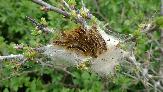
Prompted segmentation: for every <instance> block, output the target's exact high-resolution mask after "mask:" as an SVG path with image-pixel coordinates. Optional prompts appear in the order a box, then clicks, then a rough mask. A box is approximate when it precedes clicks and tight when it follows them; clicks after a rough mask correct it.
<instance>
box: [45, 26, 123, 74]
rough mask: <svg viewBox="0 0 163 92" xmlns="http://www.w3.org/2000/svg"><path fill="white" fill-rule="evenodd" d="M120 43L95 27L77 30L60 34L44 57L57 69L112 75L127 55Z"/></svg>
mask: <svg viewBox="0 0 163 92" xmlns="http://www.w3.org/2000/svg"><path fill="white" fill-rule="evenodd" d="M119 44H120V41H119V39H117V38H114V37H113V36H111V35H108V34H106V33H105V31H104V30H101V29H100V27H98V26H92V27H89V28H88V29H84V28H81V27H79V28H77V29H75V30H73V31H68V32H67V31H64V32H61V34H60V38H59V39H56V40H55V41H53V45H52V46H49V47H48V49H46V51H45V52H44V54H46V55H49V57H50V58H51V59H52V60H53V61H55V62H54V64H56V65H58V64H59V65H64V66H67V67H70V66H77V67H81V66H84V67H87V66H86V65H85V62H88V61H89V66H88V67H87V68H88V69H89V70H91V71H92V72H96V73H98V74H99V75H101V76H106V75H109V74H113V73H114V71H115V67H116V65H118V64H120V63H121V62H122V61H123V59H124V57H125V55H126V52H125V51H124V50H122V49H121V48H120V47H119Z"/></svg>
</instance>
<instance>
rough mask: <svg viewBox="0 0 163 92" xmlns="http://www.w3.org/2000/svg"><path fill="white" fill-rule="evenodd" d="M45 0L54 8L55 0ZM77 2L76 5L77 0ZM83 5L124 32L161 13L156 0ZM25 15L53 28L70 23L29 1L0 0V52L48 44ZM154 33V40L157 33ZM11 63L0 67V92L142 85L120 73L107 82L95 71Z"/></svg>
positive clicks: (132, 89)
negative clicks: (67, 72) (19, 65)
mask: <svg viewBox="0 0 163 92" xmlns="http://www.w3.org/2000/svg"><path fill="white" fill-rule="evenodd" d="M45 1H47V2H49V3H50V4H53V5H55V6H59V4H58V3H57V0H45ZM76 1H77V4H79V7H80V0H76ZM85 3H86V7H88V8H89V9H90V11H91V13H93V15H95V16H96V17H97V18H98V19H99V20H100V21H104V22H105V23H109V26H110V27H111V28H112V29H113V30H114V31H116V32H119V33H123V34H132V33H134V32H135V31H136V30H137V29H138V26H139V25H140V24H141V23H143V22H146V21H147V19H152V18H153V17H157V16H159V12H160V0H85ZM25 16H31V17H33V18H35V19H36V20H37V21H40V19H41V18H42V17H43V18H45V19H46V20H47V22H48V25H49V26H50V27H52V28H54V29H55V30H63V29H69V28H71V27H73V25H74V24H73V22H70V21H69V20H66V19H65V18H63V16H62V15H59V14H57V13H54V12H43V11H41V10H40V6H38V5H36V4H34V3H32V2H31V1H30V0H0V55H9V54H11V53H13V54H16V53H20V51H16V50H15V49H13V48H12V46H13V44H28V45H29V46H39V45H43V44H48V42H49V38H48V37H46V35H43V36H39V37H38V36H37V37H36V36H33V35H31V32H32V30H34V27H33V26H32V24H31V23H30V22H29V21H28V20H27V19H26V18H25ZM155 34H156V38H159V36H158V35H159V32H156V33H155ZM45 38H46V39H45ZM146 41H148V40H147V39H145V38H144V39H142V40H141V41H140V42H139V45H138V47H137V52H136V55H137V56H138V57H140V55H142V53H144V52H145V51H146V50H147V49H148V48H149V46H148V44H145V42H146ZM155 54H156V55H157V53H155ZM12 65H14V64H13V63H11V62H7V63H6V64H5V66H0V67H2V68H0V80H1V81H0V92H25V91H26V92H74V91H75V92H101V91H103V90H105V91H109V92H142V91H143V90H144V89H145V87H144V86H143V85H142V84H141V83H140V82H139V81H134V80H133V79H131V78H129V77H127V76H124V75H119V76H117V77H116V78H114V77H113V78H112V79H109V80H108V82H106V80H104V79H101V78H100V77H99V76H97V75H96V74H93V73H88V72H87V71H81V70H78V69H75V68H73V69H70V71H71V73H72V74H73V75H74V76H71V75H69V74H65V73H64V72H63V71H59V70H56V69H51V68H48V67H42V66H40V65H37V64H35V63H32V62H30V63H27V65H26V66H25V67H24V68H22V69H20V70H16V69H15V67H14V66H12Z"/></svg>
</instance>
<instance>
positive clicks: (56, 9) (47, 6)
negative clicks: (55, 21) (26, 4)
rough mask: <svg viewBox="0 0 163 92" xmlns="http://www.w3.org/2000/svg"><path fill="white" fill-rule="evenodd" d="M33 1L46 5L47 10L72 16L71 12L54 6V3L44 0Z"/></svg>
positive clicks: (33, 0)
mask: <svg viewBox="0 0 163 92" xmlns="http://www.w3.org/2000/svg"><path fill="white" fill-rule="evenodd" d="M32 2H34V3H36V4H38V5H41V6H43V7H45V9H47V10H50V11H54V12H57V13H59V14H62V15H64V16H66V17H69V16H70V14H69V13H68V12H66V11H63V10H62V9H59V8H57V7H54V6H52V5H50V4H48V3H46V2H44V1H42V0H32Z"/></svg>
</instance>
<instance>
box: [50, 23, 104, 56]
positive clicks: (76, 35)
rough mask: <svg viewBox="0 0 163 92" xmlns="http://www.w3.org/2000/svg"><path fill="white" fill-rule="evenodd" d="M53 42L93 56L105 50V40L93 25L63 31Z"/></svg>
mask: <svg viewBox="0 0 163 92" xmlns="http://www.w3.org/2000/svg"><path fill="white" fill-rule="evenodd" d="M53 43H54V45H58V46H63V47H65V48H66V49H69V50H74V51H76V52H77V53H80V54H82V55H84V56H91V57H94V58H97V57H98V56H99V55H100V54H102V53H103V52H105V51H106V50H107V47H106V42H105V40H104V39H103V38H102V36H101V34H100V33H99V31H98V30H97V28H96V27H95V26H93V27H91V28H90V29H88V30H84V29H83V28H81V27H79V28H77V29H75V30H73V31H68V32H67V31H64V32H62V33H61V37H60V38H59V39H58V40H55V41H54V42H53Z"/></svg>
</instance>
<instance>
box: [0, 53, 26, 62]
mask: <svg viewBox="0 0 163 92" xmlns="http://www.w3.org/2000/svg"><path fill="white" fill-rule="evenodd" d="M13 59H18V60H23V59H25V58H24V55H22V54H18V55H13V54H11V55H8V56H0V62H2V61H4V60H9V61H10V60H13Z"/></svg>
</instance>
